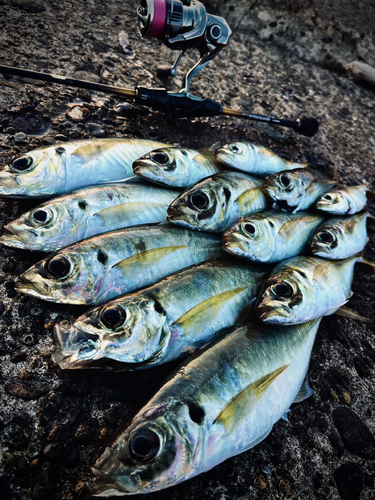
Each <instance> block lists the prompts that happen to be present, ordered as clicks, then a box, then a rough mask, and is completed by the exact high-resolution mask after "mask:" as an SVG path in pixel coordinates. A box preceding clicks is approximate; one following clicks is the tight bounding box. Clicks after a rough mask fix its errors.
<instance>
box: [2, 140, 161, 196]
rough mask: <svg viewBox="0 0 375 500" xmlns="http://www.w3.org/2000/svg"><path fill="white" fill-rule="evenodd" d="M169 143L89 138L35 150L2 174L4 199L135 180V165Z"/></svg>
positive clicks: (18, 159)
mask: <svg viewBox="0 0 375 500" xmlns="http://www.w3.org/2000/svg"><path fill="white" fill-rule="evenodd" d="M162 146H167V144H164V143H161V142H157V141H149V140H143V139H88V140H85V141H74V142H65V143H62V144H55V145H54V146H49V147H47V148H43V149H35V150H34V151H30V152H29V153H27V154H24V155H22V156H20V157H19V158H17V159H16V160H14V161H13V162H12V163H11V164H10V165H8V166H6V167H5V168H4V169H3V170H2V171H0V196H9V197H13V198H23V197H26V196H27V197H36V198H48V197H52V196H55V195H57V194H63V193H68V192H70V191H73V190H74V189H80V188H83V187H86V186H93V185H96V184H101V183H103V182H115V181H120V180H125V179H128V178H130V177H132V176H133V175H134V174H133V170H132V164H133V162H134V161H135V160H136V159H137V158H139V157H140V156H142V155H144V154H145V153H147V152H149V151H151V150H153V149H155V148H161V147H162Z"/></svg>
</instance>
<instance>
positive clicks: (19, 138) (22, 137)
mask: <svg viewBox="0 0 375 500" xmlns="http://www.w3.org/2000/svg"><path fill="white" fill-rule="evenodd" d="M14 142H15V143H16V144H22V143H24V142H27V135H26V134H25V133H24V132H17V134H16V135H15V136H14Z"/></svg>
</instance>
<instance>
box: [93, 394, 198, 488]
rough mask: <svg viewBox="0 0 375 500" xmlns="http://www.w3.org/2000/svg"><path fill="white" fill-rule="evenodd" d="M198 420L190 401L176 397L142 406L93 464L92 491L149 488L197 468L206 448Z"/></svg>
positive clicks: (172, 481)
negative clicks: (201, 438) (197, 462)
mask: <svg viewBox="0 0 375 500" xmlns="http://www.w3.org/2000/svg"><path fill="white" fill-rule="evenodd" d="M196 420H197V418H196V415H195V414H194V413H193V412H192V411H191V407H190V408H189V406H188V405H187V404H182V403H180V402H178V401H173V400H172V401H169V402H166V403H163V404H159V405H156V406H153V407H146V409H144V410H141V412H140V413H139V414H138V415H137V416H136V417H135V419H134V420H133V422H132V423H131V424H130V426H128V427H127V428H126V429H125V430H124V431H121V430H120V431H119V435H118V436H117V437H115V439H114V441H113V443H112V444H111V445H110V446H109V447H108V448H107V449H106V450H105V451H104V453H103V455H102V456H101V457H100V458H99V459H98V461H97V462H96V464H95V465H94V467H93V469H92V471H93V473H94V474H95V475H96V476H97V479H96V480H95V482H94V483H93V484H92V485H91V488H90V492H91V494H92V495H94V496H105V497H106V496H109V495H114V496H116V495H118V496H120V495H121V494H122V495H124V494H125V495H126V494H128V495H134V494H140V493H150V492H153V491H158V490H161V489H164V488H168V487H170V486H173V485H175V484H177V483H179V482H181V481H184V480H185V479H188V478H189V477H191V476H192V475H193V474H196V473H197V470H196V468H194V465H195V463H196V460H197V455H199V454H200V453H201V452H202V451H201V448H202V447H201V446H199V444H200V442H199V440H200V435H201V432H200V427H201V423H197V421H196ZM198 460H199V457H198ZM195 467H197V465H195Z"/></svg>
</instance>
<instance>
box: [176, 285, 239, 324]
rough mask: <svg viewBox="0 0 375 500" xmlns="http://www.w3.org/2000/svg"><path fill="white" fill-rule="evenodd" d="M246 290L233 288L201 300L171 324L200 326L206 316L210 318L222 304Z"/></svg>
mask: <svg viewBox="0 0 375 500" xmlns="http://www.w3.org/2000/svg"><path fill="white" fill-rule="evenodd" d="M247 288H248V287H246V286H242V287H238V288H234V289H232V290H227V291H226V292H222V293H218V294H217V295H214V296H213V297H210V298H208V299H206V300H203V301H202V302H199V304H197V305H196V306H194V307H192V308H191V309H189V310H188V311H187V312H186V313H185V314H183V315H182V316H180V317H179V318H178V319H177V320H176V321H175V322H174V323H173V324H174V325H175V324H179V325H181V326H182V327H183V328H187V327H191V326H193V325H194V324H197V325H200V326H201V325H202V321H204V319H205V318H207V315H209V316H210V315H212V314H217V312H219V310H220V309H221V308H222V306H223V303H224V302H226V301H228V300H230V299H231V298H233V297H235V296H236V295H238V294H239V293H241V292H243V291H244V290H247Z"/></svg>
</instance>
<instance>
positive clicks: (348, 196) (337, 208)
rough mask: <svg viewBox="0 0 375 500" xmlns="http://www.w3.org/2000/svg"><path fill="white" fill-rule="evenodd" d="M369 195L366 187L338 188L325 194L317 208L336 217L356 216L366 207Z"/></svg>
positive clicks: (316, 205) (319, 200)
mask: <svg viewBox="0 0 375 500" xmlns="http://www.w3.org/2000/svg"><path fill="white" fill-rule="evenodd" d="M368 193H371V191H368V190H367V187H366V186H365V185H361V186H343V187H337V188H334V189H332V191H330V192H329V193H325V194H323V196H321V197H320V198H319V199H318V201H317V202H316V204H315V208H316V209H318V210H322V211H323V212H329V213H331V214H336V215H345V214H356V213H357V212H360V211H361V210H363V208H364V207H365V206H366V204H367V194H368Z"/></svg>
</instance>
